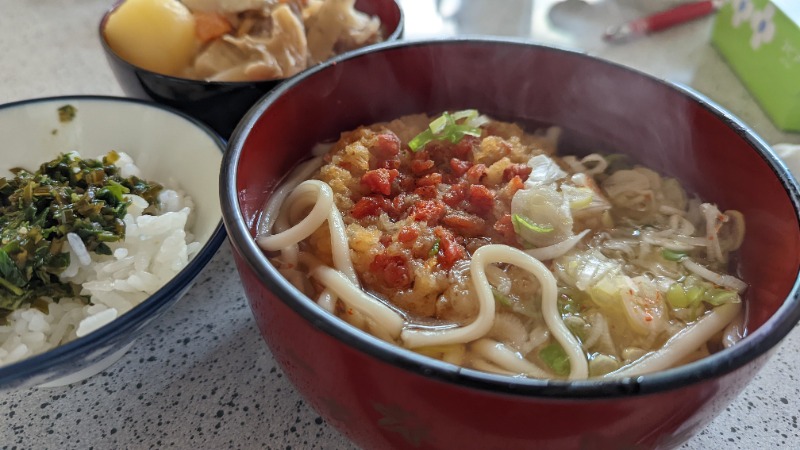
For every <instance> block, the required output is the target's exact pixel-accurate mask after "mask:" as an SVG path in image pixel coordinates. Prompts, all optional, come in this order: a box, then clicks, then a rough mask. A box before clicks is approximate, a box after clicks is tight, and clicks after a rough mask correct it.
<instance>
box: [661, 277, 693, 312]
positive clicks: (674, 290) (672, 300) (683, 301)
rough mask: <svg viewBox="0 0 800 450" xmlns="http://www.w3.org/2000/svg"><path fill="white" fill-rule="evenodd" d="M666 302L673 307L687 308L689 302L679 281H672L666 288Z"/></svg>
mask: <svg viewBox="0 0 800 450" xmlns="http://www.w3.org/2000/svg"><path fill="white" fill-rule="evenodd" d="M667 303H669V305H670V306H672V307H673V308H687V307H688V306H689V304H690V303H691V302H690V301H689V297H687V296H686V290H685V289H684V288H683V285H682V284H681V283H673V284H672V285H671V286H670V287H669V289H667Z"/></svg>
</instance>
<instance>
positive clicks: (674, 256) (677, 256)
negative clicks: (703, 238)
mask: <svg viewBox="0 0 800 450" xmlns="http://www.w3.org/2000/svg"><path fill="white" fill-rule="evenodd" d="M661 256H662V257H663V258H664V259H666V260H667V261H680V260H682V259H683V258H686V252H679V251H677V250H670V249H668V248H665V249H662V250H661Z"/></svg>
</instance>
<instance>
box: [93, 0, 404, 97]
mask: <svg viewBox="0 0 800 450" xmlns="http://www.w3.org/2000/svg"><path fill="white" fill-rule="evenodd" d="M124 2H125V0H118V1H116V2H115V3H114V4H113V5H112V6H111V8H109V9H108V10H107V11H106V12H105V14H103V17H102V19H100V24H99V25H98V27H97V32H98V36H99V38H100V44H101V45H102V46H103V49H104V50H105V51H106V54H108V55H111V56H112V57H113V58H114V60H115V61H117V62H118V63H121V64H123V65H124V66H126V67H128V68H130V69H131V70H133V71H134V72H142V73H147V74H150V75H151V76H153V77H156V78H160V79H164V80H169V81H171V82H173V83H176V84H184V83H186V84H194V83H203V84H205V85H208V86H218V87H219V88H225V87H227V88H233V87H246V86H248V85H253V84H255V85H262V84H266V85H272V84H277V83H281V82H283V81H285V80H289V79H291V78H292V77H296V76H297V75H300V74H302V73H304V72H305V71H306V70H309V69H310V68H306V69H304V70H301V71H300V72H298V73H296V74H294V75H292V76H291V77H289V78H271V79H267V80H255V81H206V80H196V79H193V78H182V77H176V76H174V75H166V74H163V73H158V72H153V71H152V70H149V69H145V68H144V67H140V66H137V65H135V64H133V63H130V62H128V61H127V60H126V59H125V58H123V57H121V56H119V54H117V52H116V51H114V49H113V48H111V45H109V44H108V41H107V40H106V36H105V33H104V30H105V27H106V22H108V18H109V16H111V14H112V13H113V12H114V11H116V9H117V8H119V6H120V5H121V4H122V3H124ZM392 2H393V3H394V5H395V6H396V7H397V12H398V15H399V18H398V22H397V27H396V28H395V29H394V31H392V32H391V33H389V35H388V36H386V38H385V39H384V42H395V41H397V40H398V39H400V37H401V36H402V35H403V31H404V26H405V13H404V12H403V8H402V7H401V6H400V3H398V0H393V1H392ZM374 45H380V44H372V45H368V46H366V47H362V48H371V47H373V46H374ZM359 50H361V49H356V50H352V51H350V52H345V53H342V54H341V55H337V56H335V57H334V58H331V59H329V60H327V61H331V60H332V59H335V58H338V57H342V56H346V55H349V54H350V53H352V52H357V51H359ZM327 61H324V62H322V63H320V64H325V63H326V62H327ZM318 65H319V64H317V66H318ZM312 67H316V66H312Z"/></svg>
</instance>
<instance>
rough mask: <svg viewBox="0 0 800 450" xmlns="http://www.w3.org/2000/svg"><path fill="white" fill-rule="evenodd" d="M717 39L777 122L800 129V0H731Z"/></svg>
mask: <svg viewBox="0 0 800 450" xmlns="http://www.w3.org/2000/svg"><path fill="white" fill-rule="evenodd" d="M711 42H712V43H713V45H714V46H715V47H716V48H717V50H718V51H719V52H720V53H721V54H722V56H723V57H724V58H725V60H726V61H727V62H728V64H729V65H730V66H731V67H732V68H733V71H734V72H735V73H736V74H737V75H738V76H739V78H740V79H741V80H742V82H743V83H744V85H745V86H747V89H748V90H750V92H751V93H752V94H753V96H754V97H755V98H756V100H758V102H759V103H760V104H761V106H762V108H764V111H766V113H767V114H768V115H769V116H770V118H771V119H772V121H773V122H774V123H775V125H776V126H777V127H778V128H781V129H783V130H786V131H800V0H727V1H725V3H724V4H723V6H722V7H721V8H720V10H719V12H718V13H717V17H716V21H715V23H714V31H713V34H712V36H711Z"/></svg>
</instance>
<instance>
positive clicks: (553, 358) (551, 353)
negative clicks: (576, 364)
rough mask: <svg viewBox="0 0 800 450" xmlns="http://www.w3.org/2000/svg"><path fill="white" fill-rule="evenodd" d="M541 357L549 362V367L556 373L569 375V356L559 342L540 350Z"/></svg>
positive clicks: (545, 361)
mask: <svg viewBox="0 0 800 450" xmlns="http://www.w3.org/2000/svg"><path fill="white" fill-rule="evenodd" d="M539 358H541V359H542V361H543V362H544V363H545V364H547V367H549V368H550V369H552V370H553V372H555V374H556V375H559V376H562V377H564V376H567V375H569V369H570V364H569V356H567V352H565V351H564V349H563V348H562V347H561V345H559V344H558V343H557V342H553V343H552V344H550V345H548V346H546V347H545V348H543V349H542V350H540V351H539Z"/></svg>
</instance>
